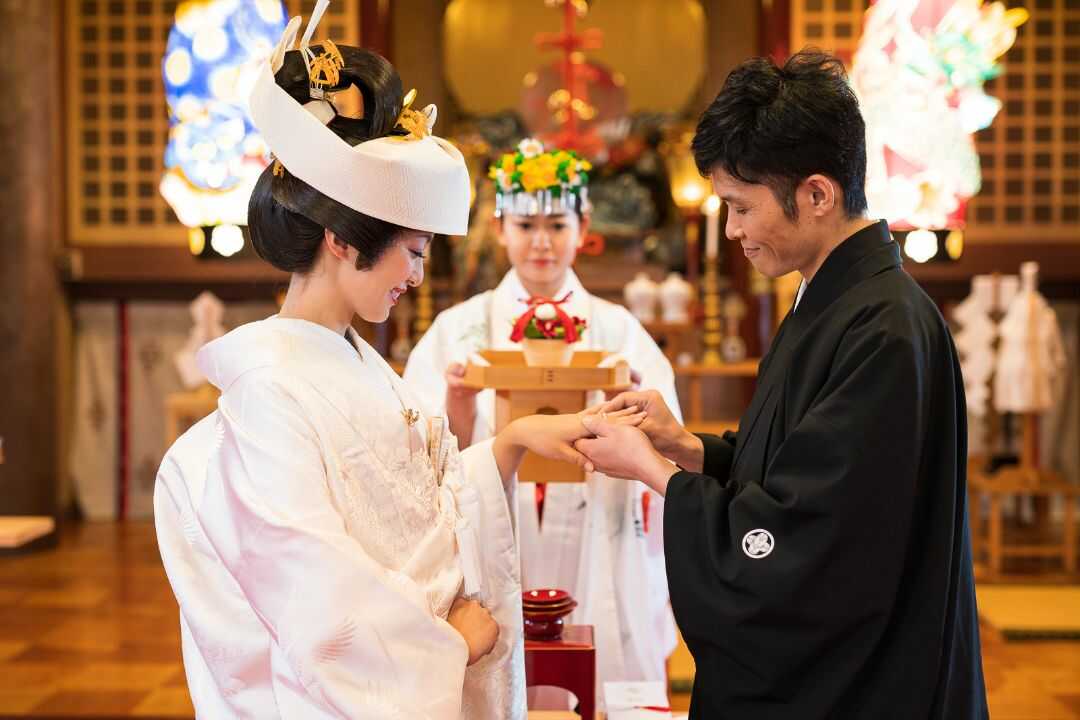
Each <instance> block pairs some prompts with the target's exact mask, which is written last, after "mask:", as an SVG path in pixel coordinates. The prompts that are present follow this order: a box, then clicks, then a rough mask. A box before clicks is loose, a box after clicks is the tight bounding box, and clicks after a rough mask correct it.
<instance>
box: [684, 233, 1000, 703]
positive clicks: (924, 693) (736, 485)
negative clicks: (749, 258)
mask: <svg viewBox="0 0 1080 720" xmlns="http://www.w3.org/2000/svg"><path fill="white" fill-rule="evenodd" d="M965 417H966V416H965V406H964V391H963V384H962V382H961V378H960V368H959V365H958V363H957V358H956V351H955V349H954V348H953V344H952V338H951V337H950V335H949V332H948V329H947V328H946V326H945V323H944V321H943V320H942V317H941V315H940V313H939V312H938V310H937V308H936V307H935V306H934V305H933V303H932V302H931V301H930V300H929V299H928V298H927V296H926V295H925V294H924V293H923V292H922V290H921V289H920V288H919V287H918V286H917V285H916V284H915V282H914V281H913V280H912V279H911V277H910V276H908V274H907V273H905V272H904V271H903V270H902V269H901V261H900V253H899V249H898V247H897V245H896V243H895V242H893V241H892V238H891V237H890V235H889V231H888V228H887V226H886V225H885V223H878V224H876V225H873V226H871V227H869V228H866V229H865V230H862V231H860V232H858V233H856V234H855V235H853V236H851V237H850V238H848V239H847V240H846V241H845V242H844V243H843V244H842V245H840V246H839V247H837V248H836V249H835V250H834V251H833V252H832V253H831V254H830V255H829V257H828V258H827V259H826V260H825V262H824V264H823V265H822V267H821V269H820V270H819V271H818V273H817V274H816V275H815V276H814V278H813V281H812V282H811V283H810V284H809V285H808V286H807V289H806V291H805V294H804V295H803V297H802V300H801V301H800V302H799V303H798V307H797V309H795V310H794V311H793V312H791V313H789V314H788V316H787V318H786V319H785V320H784V322H783V324H782V325H781V327H780V329H779V331H778V333H777V336H776V339H775V340H774V342H773V345H772V348H771V349H770V351H769V353H768V355H767V356H766V357H765V358H764V359H763V360H762V362H761V368H760V374H759V381H758V387H757V392H756V393H755V394H754V398H753V400H752V402H751V404H750V407H749V408H748V409H747V411H746V414H745V415H743V417H742V420H741V422H740V425H739V432H738V434H737V435H735V434H732V433H728V434H727V435H725V436H724V437H723V438H719V437H715V436H704V437H703V438H702V440H703V441H704V443H705V467H704V473H703V474H695V473H690V472H679V473H677V474H676V475H675V476H673V477H672V479H671V482H670V485H669V486H668V490H667V500H666V503H665V511H664V542H665V553H666V556H667V573H668V581H669V584H670V587H671V603H672V606H673V608H674V610H675V619H676V620H677V621H678V624H679V627H680V629H681V630H682V633H683V635H684V637H685V639H686V643H687V645H688V646H689V648H690V651H691V652H692V653H693V655H694V660H695V661H696V663H697V677H696V680H695V683H694V694H693V700H692V704H691V712H690V717H691V718H695V719H701V720H704V719H708V720H780V719H783V720H819V719H824V718H841V719H845V720H846V719H849V718H850V719H852V720H887V719H890V718H895V719H896V720H924V719H926V718H934V719H935V720H938V719H941V720H974V719H981V718H986V717H987V710H986V697H985V689H984V686H983V675H982V664H981V658H980V653H979V628H978V619H977V616H976V611H975V594H974V582H973V578H972V568H971V547H970V543H969V538H968V530H967V508H966V494H965V467H966V452H967V448H966V423H965Z"/></svg>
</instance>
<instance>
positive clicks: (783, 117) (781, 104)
mask: <svg viewBox="0 0 1080 720" xmlns="http://www.w3.org/2000/svg"><path fill="white" fill-rule="evenodd" d="M691 149H692V150H693V152H694V161H695V162H696V163H697V167H698V171H699V172H701V174H702V175H708V174H709V173H711V172H712V171H713V170H714V169H715V168H718V167H719V168H722V169H723V170H724V172H726V173H727V174H728V175H730V176H731V177H733V178H735V179H736V180H740V181H742V182H746V183H754V184H762V185H765V186H767V187H768V188H769V189H770V190H772V192H773V195H774V196H775V197H776V199H777V201H778V202H779V203H780V206H781V207H782V208H783V210H784V214H785V215H786V216H787V217H788V219H789V220H792V221H794V220H796V219H797V218H798V207H797V206H796V203H795V189H796V188H797V187H798V186H799V183H800V182H802V181H803V180H804V179H806V178H807V177H809V176H810V175H813V174H815V173H822V174H824V175H827V176H829V177H831V178H833V179H834V180H836V181H837V183H839V184H840V187H841V189H842V190H843V195H844V211H845V213H846V214H847V217H848V218H854V217H858V216H860V215H862V214H863V213H864V212H866V187H865V186H866V125H865V124H864V122H863V117H862V114H861V113H860V112H859V101H858V99H857V98H856V97H855V93H854V91H853V90H852V89H851V86H850V85H849V84H848V81H847V74H846V73H845V72H844V66H843V63H841V62H840V60H839V59H837V58H836V57H834V56H832V55H829V54H827V53H824V52H821V51H818V50H813V49H809V50H803V51H801V52H798V53H796V54H795V55H792V56H791V57H790V58H789V59H788V61H787V62H786V63H784V65H783V67H778V66H777V65H776V63H774V62H773V61H772V60H770V59H766V58H753V59H751V60H747V61H746V62H744V63H742V64H741V65H739V66H738V67H736V68H735V69H734V70H732V71H731V73H730V74H729V75H728V77H727V80H726V81H725V82H724V87H723V88H722V89H721V90H720V94H719V95H717V96H716V99H715V100H713V102H712V104H711V105H709V107H708V108H707V109H706V110H705V112H704V113H703V114H702V116H701V120H700V121H699V122H698V126H697V132H696V133H695V135H694V140H693V142H692V143H691Z"/></svg>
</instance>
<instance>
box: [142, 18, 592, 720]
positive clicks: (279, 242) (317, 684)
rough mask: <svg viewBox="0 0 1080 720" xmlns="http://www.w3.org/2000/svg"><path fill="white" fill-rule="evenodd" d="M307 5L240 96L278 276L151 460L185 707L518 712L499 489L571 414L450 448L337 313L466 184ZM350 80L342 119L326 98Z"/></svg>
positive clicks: (451, 213)
mask: <svg viewBox="0 0 1080 720" xmlns="http://www.w3.org/2000/svg"><path fill="white" fill-rule="evenodd" d="M326 4H327V3H326V2H325V0H321V1H320V2H319V3H318V4H317V5H316V8H315V11H314V14H313V16H312V19H311V21H310V22H309V24H308V27H307V31H306V33H305V34H304V36H303V38H302V39H301V41H300V48H299V50H298V51H294V50H290V49H289V48H291V46H292V44H293V41H294V39H295V36H296V33H297V30H298V29H299V24H300V19H299V18H295V19H293V21H292V22H290V23H289V26H288V29H287V30H286V33H285V36H284V37H283V39H282V41H281V44H280V45H279V46H278V47H277V49H276V50H275V52H274V53H273V55H272V57H271V59H270V61H269V62H267V63H266V65H265V67H263V68H262V70H261V72H260V73H259V76H258V78H257V79H256V81H255V84H254V89H253V91H252V95H251V101H250V105H251V114H252V117H253V119H254V121H255V124H256V126H257V127H258V129H259V131H260V133H261V134H262V135H263V137H264V138H265V139H266V141H267V143H268V144H269V146H270V149H271V150H272V151H273V153H274V156H275V158H276V159H275V161H274V163H273V164H272V166H271V167H268V168H267V169H266V171H265V172H264V173H263V174H262V176H261V177H260V178H259V181H258V183H257V186H256V188H255V191H254V193H253V195H252V198H251V201H250V206H249V225H250V228H251V235H252V241H253V243H254V245H255V248H256V249H257V251H258V252H259V254H260V255H261V256H262V257H263V258H264V259H266V260H268V261H269V262H270V263H272V264H273V265H274V266H275V267H277V268H279V269H282V270H284V271H287V272H290V273H291V279H290V283H289V290H288V293H287V295H286V297H285V302H284V305H283V306H282V309H281V312H280V314H279V315H276V316H274V317H271V318H269V319H267V320H263V321H261V322H255V323H251V324H248V325H244V326H241V327H239V328H237V329H236V330H234V331H232V332H230V333H228V334H227V335H225V336H224V337H222V338H219V339H217V340H215V341H213V342H211V343H209V344H208V345H206V346H205V347H203V348H202V349H201V350H200V351H199V353H198V356H197V361H198V364H199V367H200V369H201V370H202V371H203V372H204V373H205V375H206V377H207V378H208V379H209V381H210V382H211V383H213V384H214V385H215V386H216V387H217V388H218V389H219V390H220V391H221V399H220V401H219V404H218V409H217V410H216V411H215V412H214V413H212V414H211V415H210V416H209V417H207V418H205V419H204V420H202V421H201V422H199V423H198V424H197V425H195V426H194V427H193V428H192V429H191V430H190V431H189V432H187V433H185V434H184V436H183V437H181V438H180V439H179V440H178V441H177V442H176V444H175V445H173V447H172V448H171V449H170V450H169V452H168V454H167V455H166V457H165V460H164V461H163V463H162V465H161V470H160V472H159V475H158V481H157V488H156V492H155V522H156V525H157V531H158V540H159V545H160V551H161V555H162V559H163V561H164V564H165V569H166V571H167V573H168V577H169V581H170V583H171V584H172V587H173V590H174V592H175V594H176V598H177V601H178V603H179V606H180V618H181V620H180V621H181V631H182V643H183V656H184V666H185V670H186V673H187V680H188V688H189V690H190V692H191V697H192V700H193V702H194V705H195V710H196V713H197V715H198V716H199V717H201V718H215V719H217V718H259V719H263V718H303V719H304V720H309V719H314V718H351V719H354V720H358V719H360V718H379V719H380V720H385V719H389V718H400V719H402V720H419V719H430V720H458V719H459V718H466V719H468V720H505V719H506V718H514V719H520V718H524V717H525V702H524V697H525V696H524V680H525V679H524V664H523V644H522V628H521V621H522V617H521V586H520V582H519V580H518V566H517V562H518V561H517V549H516V547H515V542H514V536H513V530H512V525H511V517H510V513H509V511H508V509H507V500H506V497H505V495H504V487H505V486H507V485H509V486H513V483H514V481H515V479H514V474H515V472H516V468H517V466H518V464H519V463H520V460H521V457H522V455H523V453H524V450H525V443H526V442H527V443H528V447H529V448H530V449H532V450H534V451H536V452H540V453H542V454H545V455H547V456H549V457H562V458H563V459H568V460H570V461H574V460H575V457H574V451H573V450H572V448H571V447H570V445H569V442H570V441H571V440H573V439H576V438H578V437H580V436H581V435H582V433H583V430H582V426H581V420H580V418H579V417H577V416H572V415H571V416H553V417H547V418H535V417H534V418H525V419H523V421H521V422H519V423H516V424H514V425H511V426H510V427H509V428H508V429H507V430H505V431H504V432H502V433H500V434H499V435H497V436H495V437H493V438H491V439H490V440H488V441H487V442H482V443H479V444H476V445H474V446H473V447H471V448H469V449H468V450H467V451H465V452H462V453H460V455H459V453H458V449H457V447H456V441H455V440H454V438H453V437H452V436H450V435H449V433H448V432H447V429H446V427H445V425H444V424H443V423H442V422H441V418H437V417H434V416H432V415H429V414H427V413H424V412H423V411H422V409H421V405H420V404H419V402H418V401H417V398H416V397H415V396H414V395H413V393H412V391H411V390H410V388H409V387H408V386H407V385H406V384H405V383H403V382H402V381H401V380H400V379H399V378H398V377H396V376H395V374H394V372H393V371H392V370H391V369H390V367H389V366H388V365H387V364H386V363H385V362H384V361H383V359H382V358H381V357H380V356H379V354H378V353H377V352H375V351H374V350H373V349H372V348H371V346H370V345H368V344H367V343H365V342H364V341H363V340H362V339H361V338H360V337H359V336H358V335H357V334H356V333H355V332H354V331H353V330H352V328H351V327H350V324H351V322H352V320H353V318H354V316H355V315H357V314H358V315H360V316H361V317H362V318H364V319H365V320H367V321H370V322H381V321H383V320H385V319H386V317H387V315H388V314H389V311H390V308H391V306H392V305H393V304H394V303H395V302H396V301H397V298H398V297H399V296H400V295H401V294H402V293H404V292H406V291H407V289H408V288H409V287H412V286H416V285H418V284H419V283H420V282H421V280H422V278H423V256H424V252H425V249H426V247H427V245H428V243H429V241H430V239H431V235H432V234H433V233H461V232H463V231H464V230H465V227H466V222H467V213H468V199H469V182H468V174H467V172H466V169H465V164H464V162H463V159H462V157H461V155H460V154H459V153H458V152H457V151H456V150H455V149H454V148H453V147H452V146H451V145H450V144H449V143H447V142H445V141H444V140H441V139H439V138H437V137H433V136H432V135H431V134H430V131H431V126H432V124H433V122H434V116H435V110H434V107H432V106H429V107H428V108H426V109H425V110H424V111H422V112H421V111H417V110H414V109H412V108H410V107H409V106H408V102H407V101H405V102H404V103H403V98H402V88H401V81H400V79H399V78H398V75H397V73H396V71H395V70H394V68H393V67H392V66H391V65H390V64H389V63H388V62H387V61H386V60H384V59H383V58H381V57H379V56H378V55H376V54H374V53H370V52H367V51H364V50H361V49H358V48H353V47H345V46H342V47H340V48H338V47H336V46H335V45H334V44H333V43H332V42H330V41H325V42H324V43H323V44H322V45H321V46H309V44H308V43H309V39H310V37H311V34H312V31H313V29H314V27H315V25H316V24H317V23H318V20H319V16H320V15H321V14H322V12H323V11H324V10H325V7H326ZM350 85H356V86H357V87H358V88H359V90H360V91H361V92H362V94H363V96H364V117H363V118H362V119H350V118H346V117H342V116H339V115H337V113H336V111H335V109H334V106H333V104H332V102H331V99H330V97H331V96H330V93H331V92H333V91H337V90H342V89H345V88H347V87H349V86H350ZM403 104H404V108H403ZM389 179H395V180H398V181H400V182H396V183H390V182H389ZM388 187H390V188H393V189H392V190H388V189H386V188H388Z"/></svg>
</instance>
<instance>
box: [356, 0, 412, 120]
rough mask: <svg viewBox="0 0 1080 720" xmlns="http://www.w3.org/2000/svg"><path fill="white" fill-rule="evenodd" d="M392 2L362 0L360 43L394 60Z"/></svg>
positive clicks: (387, 0)
mask: <svg viewBox="0 0 1080 720" xmlns="http://www.w3.org/2000/svg"><path fill="white" fill-rule="evenodd" d="M390 4H391V3H390V0H360V45H361V46H362V47H364V48H366V49H368V50H374V51H375V52H377V53H379V54H380V55H382V56H383V57H385V58H386V59H387V60H389V61H390V62H394V42H393V24H392V23H391V17H392V13H391V11H390ZM405 91H406V92H408V88H407V87H406V88H405ZM421 107H423V106H421Z"/></svg>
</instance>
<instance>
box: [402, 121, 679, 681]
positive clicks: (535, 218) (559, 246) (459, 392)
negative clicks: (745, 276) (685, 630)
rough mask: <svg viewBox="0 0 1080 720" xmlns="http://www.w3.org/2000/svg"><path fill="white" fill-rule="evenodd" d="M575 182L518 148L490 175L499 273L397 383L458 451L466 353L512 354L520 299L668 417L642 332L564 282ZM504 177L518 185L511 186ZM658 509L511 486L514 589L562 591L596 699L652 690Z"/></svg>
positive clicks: (660, 583)
mask: <svg viewBox="0 0 1080 720" xmlns="http://www.w3.org/2000/svg"><path fill="white" fill-rule="evenodd" d="M544 168H547V169H548V170H546V171H545V170H544ZM588 170H589V164H588V163H587V162H586V161H585V160H583V159H581V158H579V157H577V156H576V154H574V153H570V152H567V151H563V150H549V151H547V152H545V151H544V147H543V145H542V144H541V143H540V142H539V141H537V140H532V139H528V140H524V141H522V142H521V143H520V144H519V146H518V151H517V152H516V153H513V154H508V155H505V156H503V158H502V159H501V161H500V162H499V164H498V165H496V166H495V167H493V168H492V172H491V175H492V177H493V179H494V180H495V182H496V193H497V196H496V199H497V210H496V217H497V223H498V228H499V242H500V243H501V244H502V245H503V247H505V248H506V251H507V255H508V256H509V259H510V262H511V263H512V264H513V268H512V269H511V270H510V271H509V272H508V273H507V274H506V276H505V277H504V278H503V280H502V282H501V283H499V285H498V287H496V288H495V289H494V290H491V291H488V292H484V293H481V294H479V295H476V296H474V297H472V298H470V299H469V300H466V301H465V302H463V303H461V304H460V305H456V306H454V307H452V308H449V309H447V310H446V311H444V312H442V313H440V314H439V315H438V317H436V318H435V321H434V323H433V324H432V326H431V328H430V329H429V330H428V332H427V333H426V334H425V335H424V336H423V338H421V339H420V341H419V342H418V343H417V345H416V347H415V349H414V350H413V351H412V354H411V355H410V356H409V360H408V364H407V365H406V368H405V374H404V376H405V379H406V381H408V383H409V384H410V386H412V387H414V388H415V389H416V390H417V393H418V394H419V395H420V398H421V401H422V402H423V403H424V409H425V411H426V412H428V413H430V414H437V415H443V414H445V415H447V416H448V417H449V418H450V427H451V429H452V430H453V431H454V434H455V435H456V436H457V437H458V439H459V440H460V441H461V442H462V444H463V446H468V445H470V444H476V443H479V442H483V441H485V440H486V439H487V438H490V437H491V436H492V435H493V434H494V431H495V392H494V391H493V390H484V391H482V392H480V393H479V394H477V393H476V391H470V390H468V389H466V388H463V387H461V377H462V375H463V373H464V366H465V364H466V363H467V362H468V358H469V356H470V354H472V353H474V352H476V351H478V350H483V349H494V350H516V349H519V348H520V345H519V344H518V343H516V342H514V341H513V340H511V337H510V336H511V332H512V330H513V325H514V320H515V319H516V318H517V317H518V316H520V315H521V314H522V313H524V312H525V311H526V310H527V309H528V308H529V299H530V298H540V297H544V298H550V299H552V300H556V301H562V302H561V305H560V307H561V308H562V309H563V310H565V312H566V313H568V314H569V315H571V316H575V315H576V316H578V317H581V318H584V319H585V320H586V321H587V323H588V327H587V329H586V330H585V332H584V335H583V336H582V340H581V341H580V345H579V346H578V347H581V349H583V350H603V351H607V352H609V353H616V354H618V355H620V356H622V357H623V358H625V359H626V360H627V361H628V362H629V364H630V366H631V368H632V369H633V371H634V374H635V379H636V380H637V381H639V382H640V386H641V387H643V388H654V389H656V390H658V391H660V392H661V393H662V394H663V396H664V398H665V400H666V401H667V403H668V405H669V407H671V408H673V411H674V412H676V413H678V412H679V410H678V407H679V406H678V398H677V396H676V394H675V377H674V373H673V371H672V369H671V364H670V363H669V362H668V361H667V358H666V357H665V356H664V354H663V353H662V352H661V351H660V349H659V348H658V347H657V345H656V343H655V342H654V341H653V339H652V337H651V336H650V335H649V333H648V332H646V330H645V329H644V328H643V327H642V326H641V324H640V323H639V322H638V321H637V320H636V319H635V318H634V317H633V316H632V315H631V314H630V312H629V311H627V310H626V308H624V307H623V306H622V305H617V304H614V303H611V302H607V301H606V300H602V299H600V298H598V297H595V296H593V295H590V294H589V292H588V291H587V290H586V289H585V288H584V287H583V286H582V284H581V282H580V281H579V280H578V277H577V275H575V273H574V271H573V270H572V269H571V265H572V264H573V262H574V259H575V257H576V255H577V252H578V250H579V249H580V248H581V246H582V244H583V242H584V240H585V236H586V233H587V232H588V228H589V215H588V207H589V206H588V201H587V182H588ZM515 174H517V176H520V177H521V178H522V179H521V180H519V181H514V180H512V179H511V178H512V176H515ZM602 399H603V398H602V396H599V397H595V398H593V400H594V401H600V400H602ZM662 504H663V501H662V499H661V498H660V496H658V495H656V494H655V493H653V492H652V491H650V490H648V489H647V488H645V487H644V486H643V485H641V484H639V483H625V482H622V481H618V480H613V479H611V478H608V477H606V476H604V475H600V474H592V475H591V476H590V477H589V478H588V480H587V482H586V483H584V484H577V483H558V484H548V485H544V486H540V487H539V488H538V487H537V486H534V485H533V484H531V483H522V484H521V486H520V488H519V490H518V502H517V509H518V517H517V522H518V524H517V530H518V533H519V536H518V537H519V542H520V547H521V572H522V582H523V584H524V586H525V587H526V589H528V588H539V587H559V588H563V589H566V590H569V591H570V592H571V594H572V595H574V597H575V598H577V600H578V602H579V603H580V604H579V606H578V608H577V610H576V611H575V613H574V615H573V616H571V618H570V622H575V623H585V624H589V625H592V626H594V628H595V632H596V647H597V672H598V675H597V688H598V689H600V688H602V687H603V685H602V683H603V682H604V681H608V680H663V679H665V677H666V675H665V660H666V658H667V656H668V655H669V654H670V653H671V651H672V650H673V649H674V646H675V629H674V622H673V619H672V616H671V610H670V607H669V605H668V592H667V583H666V580H665V575H664V556H663V546H662V538H663V535H662V534H663V528H662V520H663V508H662Z"/></svg>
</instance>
